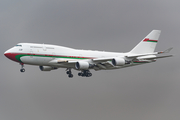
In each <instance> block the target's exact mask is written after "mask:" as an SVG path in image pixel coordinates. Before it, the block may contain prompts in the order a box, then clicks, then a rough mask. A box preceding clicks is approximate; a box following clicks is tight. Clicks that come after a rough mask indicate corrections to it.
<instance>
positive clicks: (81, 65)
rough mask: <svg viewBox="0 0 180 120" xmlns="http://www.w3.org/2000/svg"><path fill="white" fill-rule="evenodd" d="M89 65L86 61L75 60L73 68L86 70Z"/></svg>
mask: <svg viewBox="0 0 180 120" xmlns="http://www.w3.org/2000/svg"><path fill="white" fill-rule="evenodd" d="M89 67H90V65H89V63H88V62H84V61H79V62H76V64H75V68H76V69H78V70H87V69H89Z"/></svg>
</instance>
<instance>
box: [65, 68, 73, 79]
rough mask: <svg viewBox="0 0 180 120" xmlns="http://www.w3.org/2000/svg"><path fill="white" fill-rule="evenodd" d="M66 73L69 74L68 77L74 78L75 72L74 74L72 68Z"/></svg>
mask: <svg viewBox="0 0 180 120" xmlns="http://www.w3.org/2000/svg"><path fill="white" fill-rule="evenodd" d="M66 74H68V77H69V78H72V77H73V74H72V72H71V69H67V71H66Z"/></svg>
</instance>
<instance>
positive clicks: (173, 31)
mask: <svg viewBox="0 0 180 120" xmlns="http://www.w3.org/2000/svg"><path fill="white" fill-rule="evenodd" d="M179 5H180V1H179V0H171V1H169V0H134V1H132V0H59V1H57V0H51V1H49V0H30V1H24V0H15V1H14V0H1V1H0V46H1V47H0V51H1V55H0V59H1V62H0V65H1V72H0V75H1V79H0V120H179V118H180V103H179V101H180V87H179V86H180V74H179V73H180V64H179V60H180V57H179V51H180V48H179V45H180V40H179V35H180V24H179V22H180V14H179V12H180V7H179ZM153 29H159V30H162V34H161V36H160V39H159V42H158V45H157V48H156V50H157V51H160V50H165V49H167V48H169V47H174V49H173V50H172V51H171V54H173V55H174V57H172V58H166V59H159V60H158V61H157V62H156V63H151V64H147V65H142V66H135V67H131V68H125V69H119V70H110V71H98V72H95V71H93V70H92V71H91V72H92V74H93V76H92V77H90V78H84V77H83V78H82V77H78V76H77V73H78V72H77V71H73V73H74V78H73V79H69V78H68V77H67V75H66V74H65V69H58V70H55V71H50V72H42V71H40V70H39V68H38V67H37V66H29V65H25V69H26V72H25V73H20V71H19V70H20V65H19V64H18V63H15V62H12V61H10V60H9V59H7V58H5V56H4V55H3V53H4V52H5V51H6V50H7V49H9V48H11V47H13V46H14V45H16V44H17V43H20V42H33V43H50V44H55V45H62V46H67V47H72V48H78V49H92V50H103V51H115V52H127V51H130V50H131V49H132V48H133V47H134V46H135V45H136V44H137V43H138V42H140V41H141V40H142V39H143V38H144V37H145V36H146V35H147V34H148V33H149V32H150V31H151V30H153Z"/></svg>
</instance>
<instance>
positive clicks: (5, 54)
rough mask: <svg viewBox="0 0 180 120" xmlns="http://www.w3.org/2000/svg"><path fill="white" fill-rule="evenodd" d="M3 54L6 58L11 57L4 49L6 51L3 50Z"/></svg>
mask: <svg viewBox="0 0 180 120" xmlns="http://www.w3.org/2000/svg"><path fill="white" fill-rule="evenodd" d="M4 56H6V57H7V58H9V59H10V58H11V53H10V52H8V51H6V52H4Z"/></svg>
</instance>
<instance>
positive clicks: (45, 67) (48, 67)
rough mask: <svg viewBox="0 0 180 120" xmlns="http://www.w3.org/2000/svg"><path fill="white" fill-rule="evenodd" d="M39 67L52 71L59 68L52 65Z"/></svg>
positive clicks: (42, 69)
mask: <svg viewBox="0 0 180 120" xmlns="http://www.w3.org/2000/svg"><path fill="white" fill-rule="evenodd" d="M39 69H40V70H41V71H51V70H55V69H57V68H56V67H51V66H39Z"/></svg>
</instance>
